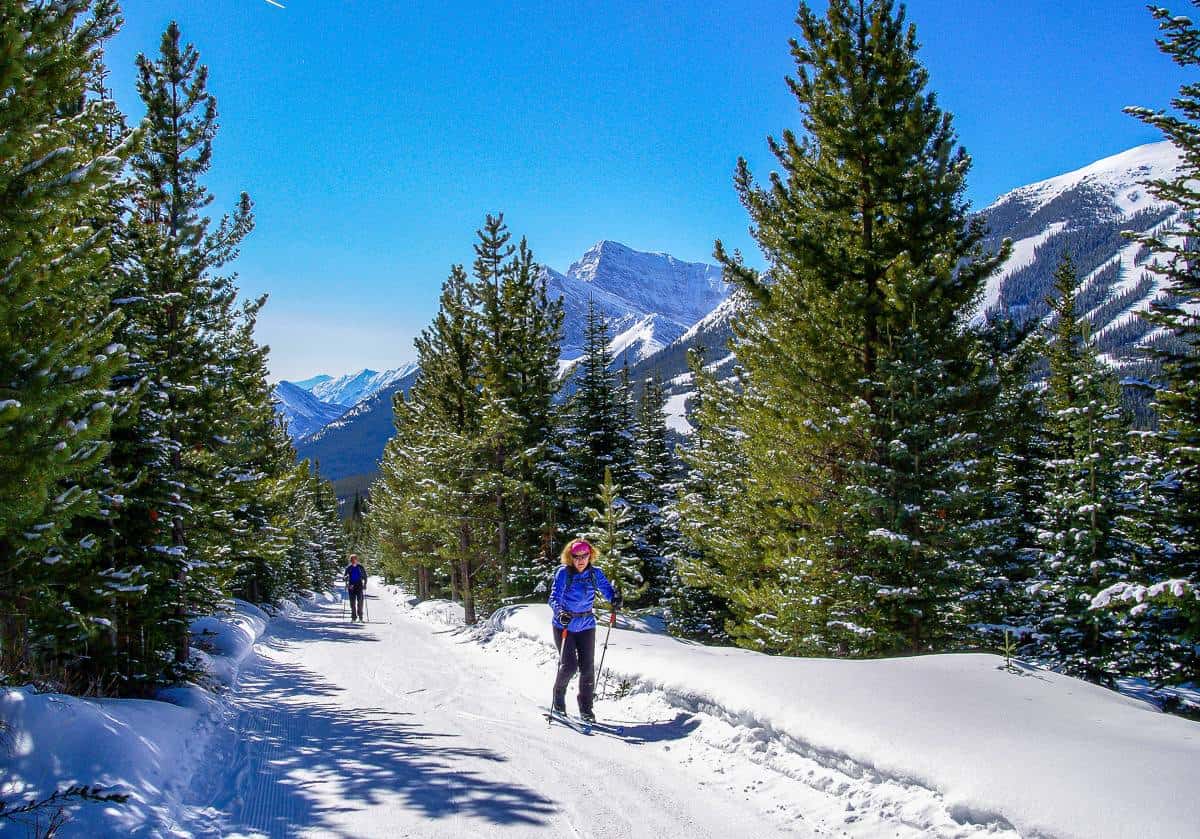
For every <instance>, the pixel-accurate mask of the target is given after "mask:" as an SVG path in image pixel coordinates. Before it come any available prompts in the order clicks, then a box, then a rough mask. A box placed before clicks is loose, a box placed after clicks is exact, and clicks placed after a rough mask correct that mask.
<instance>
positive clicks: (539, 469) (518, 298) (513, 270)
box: [471, 214, 562, 602]
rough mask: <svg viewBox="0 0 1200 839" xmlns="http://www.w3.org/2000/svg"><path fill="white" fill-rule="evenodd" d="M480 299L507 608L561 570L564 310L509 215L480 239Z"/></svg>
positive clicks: (488, 479)
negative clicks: (558, 506)
mask: <svg viewBox="0 0 1200 839" xmlns="http://www.w3.org/2000/svg"><path fill="white" fill-rule="evenodd" d="M477 235H478V237H479V242H478V243H476V245H475V253H476V260H475V265H474V282H473V283H472V285H471V295H472V298H473V300H474V301H475V303H476V313H475V318H476V321H477V324H478V335H479V339H480V342H481V343H480V347H479V350H478V352H479V357H480V360H481V361H480V370H481V381H480V388H481V399H482V408H481V415H482V435H483V436H482V439H481V445H482V446H483V447H484V448H485V449H486V456H485V459H486V464H487V469H486V472H485V473H484V477H483V478H482V480H483V481H484V482H485V483H486V485H487V486H486V489H485V491H486V492H488V493H489V494H490V495H491V498H492V511H491V513H490V514H489V517H490V518H491V519H492V520H493V521H494V538H495V551H494V557H495V562H494V567H493V568H492V569H491V570H492V572H493V579H494V583H495V585H496V586H497V587H498V595H499V597H500V599H501V600H502V601H506V602H507V601H512V600H519V599H523V598H525V597H527V596H529V595H530V594H531V593H532V592H533V591H534V589H535V587H536V586H537V585H538V584H539V582H540V581H541V580H542V579H544V577H545V576H546V573H547V571H548V570H549V569H550V567H551V566H552V564H553V560H552V558H551V557H552V550H551V545H550V544H549V540H548V538H547V537H548V535H549V533H548V531H549V525H548V519H549V518H550V517H551V515H552V510H553V503H552V499H551V495H550V492H549V489H550V481H551V476H550V464H549V462H548V453H547V439H548V436H549V433H550V429H551V425H552V413H553V399H554V395H555V393H556V391H557V376H556V373H557V360H558V340H559V331H560V329H561V325H562V305H561V303H560V302H557V301H556V302H551V301H550V300H549V298H548V296H547V292H546V280H545V274H544V272H543V271H542V270H541V269H540V267H539V266H538V265H537V263H536V262H535V261H534V258H533V252H532V251H531V250H530V249H529V246H528V244H527V242H526V241H525V240H524V239H522V240H521V242H520V244H519V245H518V246H517V247H515V248H514V247H513V246H512V245H511V244H510V238H511V237H510V234H509V232H508V228H507V226H506V225H505V224H504V216H503V214H499V215H497V216H491V215H489V216H488V217H487V219H486V221H485V224H484V227H483V229H482V230H480V231H478V232H477Z"/></svg>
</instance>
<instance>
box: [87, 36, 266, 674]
mask: <svg viewBox="0 0 1200 839" xmlns="http://www.w3.org/2000/svg"><path fill="white" fill-rule="evenodd" d="M137 64H138V92H139V94H140V95H141V98H142V101H143V103H144V104H145V106H146V119H145V123H146V125H147V132H146V135H145V138H144V141H143V142H142V143H141V144H140V145H139V148H138V149H137V151H136V153H135V154H134V155H133V159H132V170H133V179H134V185H135V189H136V195H135V200H134V206H133V211H132V213H131V215H130V219H129V224H128V229H129V234H130V259H129V274H130V276H129V279H128V287H127V288H126V289H124V292H125V293H124V294H123V297H122V299H123V301H124V303H125V306H124V311H125V315H126V321H125V324H124V326H123V328H122V332H121V337H122V340H123V342H124V343H126V344H127V345H128V346H129V348H130V352H131V362H130V364H129V365H128V367H127V368H126V369H125V370H124V371H122V372H121V373H120V374H119V375H118V376H117V383H119V384H124V383H126V382H136V383H137V384H136V386H137V387H138V388H139V389H140V391H141V400H140V403H139V409H138V410H137V411H134V412H131V413H130V414H129V415H128V416H127V417H125V418H124V419H123V420H122V421H121V422H120V423H119V424H118V427H117V428H116V430H115V431H114V451H113V456H112V462H113V467H114V472H115V473H116V474H118V475H119V476H120V477H121V480H122V481H123V482H124V485H125V503H124V504H123V505H122V507H121V510H120V515H119V516H117V517H116V519H115V520H114V522H113V527H112V532H111V537H110V544H109V550H110V552H111V555H112V556H113V560H114V567H116V568H117V569H119V573H122V574H127V575H128V576H129V581H130V584H131V585H136V586H139V587H143V592H144V593H143V594H142V596H140V597H139V598H138V599H137V600H136V601H134V602H131V603H129V604H128V607H127V612H126V615H125V616H124V617H123V624H124V626H123V627H122V629H121V632H122V636H123V643H124V646H125V648H126V651H127V654H128V661H129V672H128V675H129V676H131V677H132V678H134V680H135V681H137V682H146V681H155V680H158V679H160V678H163V677H170V675H171V672H172V669H173V668H178V667H179V666H181V665H183V664H184V662H185V661H186V660H187V658H188V654H189V644H188V624H189V621H190V619H191V616H192V615H194V614H197V613H207V612H210V611H211V610H212V609H213V608H215V607H216V605H217V603H219V602H220V600H221V599H222V598H223V597H224V594H225V587H226V586H227V585H228V583H229V577H230V575H231V574H232V571H233V569H232V567H231V564H230V563H229V562H228V561H227V556H226V555H225V554H224V553H223V550H222V543H223V539H224V534H222V533H221V531H220V530H219V529H218V527H217V524H216V522H217V520H218V516H217V515H216V514H217V513H219V512H220V511H221V510H222V509H223V508H222V507H221V503H222V500H223V499H222V498H221V494H222V493H221V486H222V482H223V478H222V469H223V465H222V463H221V455H220V452H219V449H220V448H221V447H222V446H223V444H222V443H221V440H222V439H223V438H224V435H225V433H226V432H227V431H229V428H230V425H231V414H230V410H229V408H227V406H225V405H224V404H222V402H221V399H220V395H221V393H222V391H223V388H224V382H223V373H224V366H225V365H224V362H225V356H224V354H223V351H224V350H225V348H226V347H225V346H223V342H227V341H228V336H229V330H231V329H232V328H233V324H234V323H235V319H236V314H235V310H234V301H235V296H236V290H235V288H234V286H233V282H232V280H231V278H229V277H222V276H218V275H216V274H214V273H213V272H214V271H215V270H217V269H219V268H221V267H222V266H223V265H225V264H226V263H227V262H229V261H230V260H232V259H233V258H234V257H236V255H237V247H238V245H239V243H240V242H241V240H242V239H243V238H244V237H245V236H246V234H247V233H249V231H250V230H251V228H252V227H253V217H252V215H251V209H250V200H249V198H248V197H247V196H246V195H244V194H243V195H242V197H241V200H240V202H239V205H238V207H237V208H236V210H235V211H234V212H233V213H232V214H230V215H228V216H225V217H223V218H222V219H221V220H220V221H219V222H218V223H217V224H216V225H215V227H214V226H212V225H211V224H210V221H209V219H208V218H207V217H206V216H204V215H203V212H204V209H205V208H206V207H207V206H208V205H209V204H210V203H211V200H212V199H211V196H210V195H209V194H208V192H207V190H206V189H205V187H204V186H203V185H202V183H201V178H202V177H203V175H204V174H205V173H206V172H207V171H208V168H209V166H210V164H211V160H212V141H213V138H214V136H215V134H216V130H217V121H216V120H217V105H216V99H215V97H213V96H211V95H210V94H209V93H208V90H207V79H208V72H207V68H205V67H203V66H201V65H200V63H199V54H198V53H197V51H196V49H195V48H194V47H193V46H191V45H186V46H184V45H182V43H181V36H180V32H179V28H178V26H176V25H175V24H174V23H172V24H171V25H170V26H168V28H167V30H166V32H165V33H164V34H163V37H162V43H161V47H160V53H159V57H158V58H157V59H154V60H151V59H149V58H147V57H146V56H144V55H143V56H139V57H138V62H137ZM167 652H170V654H171V655H170V656H169V658H170V659H171V660H172V662H167V661H165V659H164V654H165V653H167Z"/></svg>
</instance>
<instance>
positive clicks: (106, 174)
mask: <svg viewBox="0 0 1200 839" xmlns="http://www.w3.org/2000/svg"><path fill="white" fill-rule="evenodd" d="M3 8H4V13H3V15H2V16H0V47H2V49H0V90H2V91H3V93H0V105H2V107H0V192H2V193H3V196H4V197H3V200H0V263H2V264H3V265H4V269H3V275H2V277H0V585H3V587H4V589H5V592H6V594H5V600H6V607H5V609H4V615H3V618H0V669H4V670H10V669H17V668H19V667H23V666H30V665H33V666H34V667H35V669H36V668H37V666H38V665H37V663H35V662H32V661H29V660H27V659H26V660H22V659H25V645H26V642H27V641H28V640H33V642H34V643H35V644H38V643H40V642H41V641H42V640H43V639H44V638H45V637H46V635H47V634H48V635H49V636H50V637H51V638H52V639H53V640H52V643H51V646H53V647H55V648H59V652H63V651H62V650H61V644H60V642H61V641H62V640H63V635H64V633H63V632H62V631H61V630H62V627H61V625H60V623H61V620H62V619H63V617H64V611H65V613H66V615H65V617H66V618H67V620H68V622H73V623H75V624H76V627H75V633H76V634H77V635H81V636H82V638H81V639H82V640H86V639H87V638H88V637H90V636H91V635H92V634H93V633H94V631H95V630H96V628H97V626H98V624H96V623H95V622H94V621H95V620H96V619H100V620H103V614H104V609H105V608H106V607H105V605H104V603H96V602H95V601H94V599H93V598H92V592H91V591H90V590H87V593H86V594H85V595H84V596H83V597H82V598H76V597H72V596H70V593H69V592H68V591H67V590H66V589H64V588H62V587H60V586H58V585H56V580H55V578H57V579H58V582H72V581H75V580H81V579H87V580H88V581H89V582H96V580H95V576H94V571H95V569H94V568H92V567H86V568H85V567H83V565H82V564H76V563H75V561H76V560H79V561H80V562H81V563H86V562H88V561H89V560H88V557H84V558H83V559H80V556H79V554H80V552H81V551H80V543H79V542H72V543H70V547H68V543H66V542H65V540H64V533H65V531H67V530H68V528H70V527H71V525H72V523H73V522H75V521H77V520H78V519H79V517H81V516H84V515H93V516H94V515H98V514H100V512H101V508H102V507H103V506H104V499H103V498H102V494H103V493H102V490H103V488H104V486H105V485H106V484H107V483H108V482H107V481H105V480H102V479H98V478H96V477H95V476H96V472H97V470H98V469H101V468H102V463H103V458H104V456H105V454H106V452H107V439H106V438H107V436H108V430H109V425H110V423H111V421H112V417H113V413H114V408H115V407H116V402H117V401H118V400H117V397H116V396H115V395H114V393H113V392H111V391H110V390H109V387H108V383H109V379H110V378H111V376H112V374H113V371H114V370H115V369H116V368H117V367H118V366H119V365H120V364H122V363H123V361H124V348H123V347H122V346H120V345H119V344H118V343H114V340H113V335H114V329H115V327H116V326H117V323H118V321H119V318H118V317H117V316H116V315H115V313H114V308H113V305H112V297H113V296H114V287H115V282H116V278H117V276H118V266H117V265H116V264H115V263H114V248H113V245H114V235H115V234H114V227H115V222H116V218H115V213H114V210H113V208H114V207H115V205H116V203H117V202H118V201H119V200H120V198H121V196H122V193H123V187H122V186H121V185H120V184H119V183H118V181H117V175H118V173H119V171H120V169H121V167H122V165H123V160H124V158H125V157H127V155H128V149H127V147H126V146H125V143H126V141H127V140H128V139H129V135H128V133H127V132H126V131H125V130H124V129H123V128H122V124H121V119H120V115H119V114H118V113H116V111H115V109H114V108H113V106H112V103H111V102H110V101H107V100H105V99H103V98H99V97H97V96H95V95H94V93H90V92H89V90H90V89H94V88H95V86H96V80H97V78H98V75H99V74H100V73H101V72H102V67H101V64H100V61H101V53H100V51H101V47H102V45H103V43H104V41H105V40H106V39H107V38H109V37H110V36H111V35H112V34H113V33H114V32H115V30H116V27H117V25H118V19H117V13H116V6H115V4H114V3H111V2H105V1H104V0H101V1H100V2H96V3H94V4H93V3H87V2H76V3H50V4H46V3H20V2H5V3H4V4H3ZM82 545H83V547H82V552H83V553H84V554H89V553H90V550H89V546H91V545H94V542H92V541H89V540H87V539H86V537H85V539H84V541H83V543H82ZM64 551H66V553H64ZM55 565H58V566H59V567H58V568H55V567H54V566H55ZM60 598H61V599H60ZM66 630H67V632H68V633H70V632H71V630H70V627H67V628H66ZM43 652H44V650H43Z"/></svg>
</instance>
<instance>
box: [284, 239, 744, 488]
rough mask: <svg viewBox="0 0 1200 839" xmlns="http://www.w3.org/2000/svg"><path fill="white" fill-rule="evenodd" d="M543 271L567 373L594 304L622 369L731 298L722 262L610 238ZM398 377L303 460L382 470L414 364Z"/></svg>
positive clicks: (337, 474)
mask: <svg viewBox="0 0 1200 839" xmlns="http://www.w3.org/2000/svg"><path fill="white" fill-rule="evenodd" d="M543 270H544V271H545V274H546V284H547V294H548V295H549V297H550V298H551V299H554V298H555V297H560V296H561V298H562V301H563V310H564V315H563V340H562V343H561V345H560V369H561V370H563V371H564V372H565V371H568V370H569V369H570V368H571V366H572V363H573V362H574V361H575V360H577V359H578V358H579V356H580V355H581V354H582V352H583V337H584V329H585V327H586V325H587V310H588V302H589V301H592V302H593V303H594V304H595V305H596V308H597V310H598V311H599V312H600V313H601V314H603V315H604V317H605V318H606V319H607V321H608V331H609V335H610V336H612V340H611V341H610V343H609V347H610V349H611V351H612V353H613V356H614V362H613V363H614V366H618V365H620V364H621V363H623V362H624V361H625V360H628V361H629V363H630V364H631V365H632V364H636V363H638V362H639V361H642V360H644V359H646V358H648V357H650V356H652V355H654V354H656V353H658V352H660V351H661V350H663V349H664V348H665V347H667V346H668V345H670V344H672V343H673V342H674V341H676V340H677V339H678V338H679V337H680V336H682V335H683V334H684V333H685V332H687V331H688V329H689V328H691V327H692V326H693V325H695V324H696V322H697V321H699V320H700V319H701V318H703V317H704V316H705V315H706V314H708V313H710V312H712V311H713V309H714V308H715V307H717V306H718V305H719V304H720V303H721V302H722V301H723V300H724V299H725V297H726V295H727V293H728V292H727V289H726V286H725V282H724V280H723V279H722V277H721V269H720V268H718V267H717V266H715V265H708V264H706V263H702V262H682V261H680V260H678V259H676V258H675V257H673V256H670V255H668V254H665V253H643V252H641V251H636V250H633V249H632V248H629V247H627V246H625V245H622V244H620V243H618V242H611V241H601V242H598V243H596V244H595V245H593V246H592V247H591V248H589V249H588V251H587V253H585V254H584V255H583V256H582V257H581V258H580V259H579V261H577V262H575V263H574V264H572V265H571V266H570V267H569V268H568V269H567V271H566V273H565V274H564V273H560V272H558V271H555V270H553V269H551V268H545V269H543ZM391 372H392V373H398V375H395V376H393V378H392V381H391V382H390V383H389V384H388V385H385V386H384V387H383V388H382V389H380V390H378V391H376V393H375V395H374V396H373V397H369V398H363V399H361V400H360V401H359V402H358V404H356V405H355V406H354V407H353V408H352V409H350V410H349V411H347V412H346V413H345V414H344V415H343V416H341V417H340V418H338V420H337V421H336V422H333V423H331V424H330V425H329V426H327V427H326V428H323V429H321V430H320V431H317V432H314V433H312V434H311V435H310V436H309V437H308V438H307V439H305V440H304V441H302V443H301V445H299V446H298V454H299V456H300V457H306V458H310V459H313V460H316V461H319V462H320V464H321V473H322V474H323V475H325V476H326V477H329V478H333V479H335V480H336V479H339V478H345V477H349V476H351V475H361V474H365V473H370V472H373V471H375V469H376V467H377V464H378V461H379V457H380V455H381V454H382V453H383V447H384V445H385V444H386V443H387V440H388V438H389V437H391V434H392V402H391V398H392V394H394V393H395V391H396V390H404V391H407V389H408V387H409V386H410V385H411V384H412V380H413V377H414V375H415V367H413V366H410V367H408V368H402V369H401V371H391ZM371 373H372V371H369V370H366V371H362V372H360V373H359V374H354V375H353V376H349V377H347V376H343V377H341V378H340V379H333V380H330V381H327V382H324V383H323V384H319V385H316V386H315V387H314V388H313V392H314V394H315V395H318V396H321V397H322V398H323V399H325V400H326V401H335V400H336V399H337V398H339V396H338V395H337V394H340V393H342V392H343V391H342V390H339V388H344V387H345V385H343V384H341V383H342V382H343V380H347V379H353V378H354V376H359V377H361V376H363V375H364V374H371ZM374 375H377V376H382V375H384V374H374ZM340 398H345V397H340Z"/></svg>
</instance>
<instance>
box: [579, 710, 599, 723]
mask: <svg viewBox="0 0 1200 839" xmlns="http://www.w3.org/2000/svg"><path fill="white" fill-rule="evenodd" d="M579 719H581V720H583V721H584V722H595V721H596V715H595V714H593V713H592V709H591V708H587V709H586V710H585V709H583V708H580V709H579Z"/></svg>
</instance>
